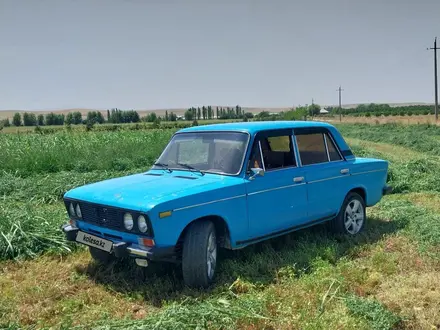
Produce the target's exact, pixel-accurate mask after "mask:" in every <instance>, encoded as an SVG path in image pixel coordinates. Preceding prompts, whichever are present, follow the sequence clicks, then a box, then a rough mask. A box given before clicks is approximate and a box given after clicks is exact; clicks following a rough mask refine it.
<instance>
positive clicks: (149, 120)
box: [145, 112, 168, 123]
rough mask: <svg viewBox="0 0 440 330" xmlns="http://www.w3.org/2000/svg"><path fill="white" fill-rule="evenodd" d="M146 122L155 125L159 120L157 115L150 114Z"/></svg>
mask: <svg viewBox="0 0 440 330" xmlns="http://www.w3.org/2000/svg"><path fill="white" fill-rule="evenodd" d="M166 116H168V114H166ZM145 119H146V121H147V122H149V123H154V122H155V121H156V119H157V115H156V113H155V112H150V113H149V114H148V115H147V116H146V118H145Z"/></svg>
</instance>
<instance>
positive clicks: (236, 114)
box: [184, 105, 253, 120]
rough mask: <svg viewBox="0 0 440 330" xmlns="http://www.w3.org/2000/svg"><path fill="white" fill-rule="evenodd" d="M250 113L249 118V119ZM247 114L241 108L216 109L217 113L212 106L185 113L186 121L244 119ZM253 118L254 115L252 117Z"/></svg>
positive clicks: (237, 106) (192, 108) (193, 109)
mask: <svg viewBox="0 0 440 330" xmlns="http://www.w3.org/2000/svg"><path fill="white" fill-rule="evenodd" d="M249 114H252V113H248V114H247V117H249ZM244 116H245V113H244V111H243V109H242V107H241V106H239V105H236V106H235V108H234V107H225V108H224V107H216V109H215V111H214V109H213V108H212V106H210V105H208V106H202V107H201V108H200V107H197V108H195V107H191V108H189V109H188V110H186V111H185V115H184V117H185V120H195V119H196V120H201V119H203V120H209V119H242V118H244ZM252 116H253V115H252Z"/></svg>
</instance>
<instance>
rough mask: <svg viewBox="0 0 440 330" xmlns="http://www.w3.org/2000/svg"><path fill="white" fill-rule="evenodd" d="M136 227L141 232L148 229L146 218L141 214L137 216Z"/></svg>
mask: <svg viewBox="0 0 440 330" xmlns="http://www.w3.org/2000/svg"><path fill="white" fill-rule="evenodd" d="M138 228H139V231H140V232H141V233H145V232H146V231H147V230H148V225H147V220H146V219H145V217H144V216H143V215H140V216H139V218H138Z"/></svg>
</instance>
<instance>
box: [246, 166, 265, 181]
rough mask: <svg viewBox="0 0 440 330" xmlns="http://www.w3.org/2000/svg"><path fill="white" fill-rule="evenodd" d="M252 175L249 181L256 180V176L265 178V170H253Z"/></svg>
mask: <svg viewBox="0 0 440 330" xmlns="http://www.w3.org/2000/svg"><path fill="white" fill-rule="evenodd" d="M251 172H252V175H251V176H250V177H249V180H254V179H255V177H256V176H258V175H259V176H264V170H263V169H262V168H259V167H257V168H251Z"/></svg>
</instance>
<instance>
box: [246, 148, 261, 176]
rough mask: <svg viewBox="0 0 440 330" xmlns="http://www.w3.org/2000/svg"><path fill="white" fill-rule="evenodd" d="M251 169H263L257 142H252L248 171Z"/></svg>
mask: <svg viewBox="0 0 440 330" xmlns="http://www.w3.org/2000/svg"><path fill="white" fill-rule="evenodd" d="M251 168H263V160H262V159H261V152H260V145H259V144H258V141H255V142H254V146H253V147H252V151H251V157H250V158H249V163H248V168H247V169H248V171H250V170H251Z"/></svg>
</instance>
